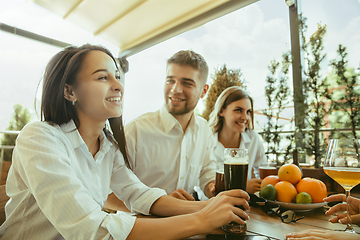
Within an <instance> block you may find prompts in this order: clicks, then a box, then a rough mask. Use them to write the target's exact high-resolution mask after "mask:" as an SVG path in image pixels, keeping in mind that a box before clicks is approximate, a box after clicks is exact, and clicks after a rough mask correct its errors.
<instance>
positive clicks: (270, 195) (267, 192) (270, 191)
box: [259, 184, 276, 201]
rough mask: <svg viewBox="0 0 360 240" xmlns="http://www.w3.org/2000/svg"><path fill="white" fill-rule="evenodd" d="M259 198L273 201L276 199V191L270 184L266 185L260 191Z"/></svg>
mask: <svg viewBox="0 0 360 240" xmlns="http://www.w3.org/2000/svg"><path fill="white" fill-rule="evenodd" d="M259 194H260V197H262V198H265V199H267V200H272V201H275V199H276V190H275V187H274V186H273V185H271V184H269V185H266V186H265V187H263V188H262V189H261V190H260V193H259Z"/></svg>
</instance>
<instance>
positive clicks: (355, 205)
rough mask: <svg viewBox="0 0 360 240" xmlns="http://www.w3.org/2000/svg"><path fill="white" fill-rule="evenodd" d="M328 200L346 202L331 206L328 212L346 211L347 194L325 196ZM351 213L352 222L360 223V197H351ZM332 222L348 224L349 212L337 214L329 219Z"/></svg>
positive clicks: (328, 213)
mask: <svg viewBox="0 0 360 240" xmlns="http://www.w3.org/2000/svg"><path fill="white" fill-rule="evenodd" d="M324 201H326V202H335V201H342V202H344V203H339V204H336V205H335V206H333V207H331V208H330V209H329V210H328V211H327V212H326V214H327V215H332V214H334V213H336V212H340V211H346V210H347V209H346V197H345V194H336V195H331V196H329V197H327V198H324ZM350 215H351V220H352V223H355V224H360V199H358V198H354V197H350ZM329 221H330V222H332V223H336V222H340V223H342V224H347V213H342V214H337V215H336V217H334V218H332V219H330V220H329Z"/></svg>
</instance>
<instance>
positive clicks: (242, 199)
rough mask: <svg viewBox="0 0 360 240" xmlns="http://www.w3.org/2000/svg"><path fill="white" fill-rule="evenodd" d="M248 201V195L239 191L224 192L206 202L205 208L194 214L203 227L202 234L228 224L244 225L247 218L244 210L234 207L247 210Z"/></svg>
mask: <svg viewBox="0 0 360 240" xmlns="http://www.w3.org/2000/svg"><path fill="white" fill-rule="evenodd" d="M249 200H250V197H249V195H248V194H247V193H246V192H245V191H243V190H240V189H234V190H229V191H224V192H221V193H219V194H218V195H217V196H216V197H213V198H211V199H209V200H207V202H208V204H207V206H206V207H204V208H203V209H202V210H201V211H199V212H197V213H196V214H197V216H198V218H199V220H200V221H201V223H200V224H202V225H203V226H204V233H209V232H211V231H213V230H214V229H216V228H219V227H221V226H223V225H225V224H227V223H230V222H236V223H239V224H245V220H247V219H249V216H248V215H247V214H246V213H245V211H244V210H241V209H240V208H239V207H235V206H242V207H243V208H244V209H245V210H248V209H249V204H248V201H249ZM241 218H243V219H245V220H243V219H241Z"/></svg>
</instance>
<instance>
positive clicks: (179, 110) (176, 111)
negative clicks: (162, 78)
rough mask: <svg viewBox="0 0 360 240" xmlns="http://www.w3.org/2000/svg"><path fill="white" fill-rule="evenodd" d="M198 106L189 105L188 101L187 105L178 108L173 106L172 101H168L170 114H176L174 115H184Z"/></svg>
mask: <svg viewBox="0 0 360 240" xmlns="http://www.w3.org/2000/svg"><path fill="white" fill-rule="evenodd" d="M195 107H196V106H189V105H188V103H187V102H186V103H185V106H184V107H182V108H176V107H173V106H172V105H171V104H170V102H167V103H166V108H167V110H168V111H169V113H170V114H172V115H174V116H179V115H184V114H187V113H189V112H191V111H192V110H194V109H195Z"/></svg>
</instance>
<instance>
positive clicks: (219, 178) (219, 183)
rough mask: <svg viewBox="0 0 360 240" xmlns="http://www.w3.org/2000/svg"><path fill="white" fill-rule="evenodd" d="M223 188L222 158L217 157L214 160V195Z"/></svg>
mask: <svg viewBox="0 0 360 240" xmlns="http://www.w3.org/2000/svg"><path fill="white" fill-rule="evenodd" d="M224 190H225V182H224V159H223V158H218V159H217V161H216V176H215V196H216V195H217V194H218V193H219V192H222V191H224Z"/></svg>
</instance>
